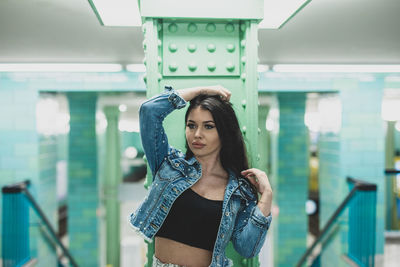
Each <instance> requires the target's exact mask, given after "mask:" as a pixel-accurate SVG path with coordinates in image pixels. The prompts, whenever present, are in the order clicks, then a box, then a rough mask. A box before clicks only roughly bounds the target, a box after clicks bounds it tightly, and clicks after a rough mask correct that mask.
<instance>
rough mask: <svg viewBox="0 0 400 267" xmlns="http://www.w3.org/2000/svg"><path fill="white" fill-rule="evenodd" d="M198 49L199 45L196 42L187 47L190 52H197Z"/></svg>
mask: <svg viewBox="0 0 400 267" xmlns="http://www.w3.org/2000/svg"><path fill="white" fill-rule="evenodd" d="M196 49H197V46H196V45H195V44H189V45H188V47H187V50H188V51H189V52H190V53H194V52H196Z"/></svg>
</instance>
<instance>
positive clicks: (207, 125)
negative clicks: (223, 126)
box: [204, 124, 214, 129]
mask: <svg viewBox="0 0 400 267" xmlns="http://www.w3.org/2000/svg"><path fill="white" fill-rule="evenodd" d="M204 127H205V128H206V129H213V128H214V125H210V124H206V125H205V126H204Z"/></svg>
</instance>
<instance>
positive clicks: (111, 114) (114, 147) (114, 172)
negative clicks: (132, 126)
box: [103, 106, 121, 267]
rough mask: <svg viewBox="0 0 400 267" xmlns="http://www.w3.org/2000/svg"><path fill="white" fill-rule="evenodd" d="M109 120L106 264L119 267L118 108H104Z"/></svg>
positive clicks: (105, 185)
mask: <svg viewBox="0 0 400 267" xmlns="http://www.w3.org/2000/svg"><path fill="white" fill-rule="evenodd" d="M104 114H105V116H106V118H107V130H106V161H105V164H106V166H105V172H106V175H105V181H104V185H103V192H104V205H105V208H106V240H107V242H106V264H107V266H109V267H119V258H120V255H119V254H120V253H119V247H120V230H119V224H120V220H119V218H120V214H119V213H120V212H119V209H120V205H119V201H118V185H119V184H120V182H121V167H120V166H121V165H120V145H119V143H120V141H119V131H118V115H119V110H118V107H117V106H106V107H104Z"/></svg>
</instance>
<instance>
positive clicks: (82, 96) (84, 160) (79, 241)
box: [67, 93, 99, 267]
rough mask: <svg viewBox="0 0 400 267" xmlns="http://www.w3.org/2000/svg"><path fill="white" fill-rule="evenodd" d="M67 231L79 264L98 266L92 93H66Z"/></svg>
mask: <svg viewBox="0 0 400 267" xmlns="http://www.w3.org/2000/svg"><path fill="white" fill-rule="evenodd" d="M67 97H68V101H69V111H70V118H71V119H70V133H69V148H68V161H69V163H68V201H67V202H68V234H69V243H70V250H71V253H72V255H73V256H74V257H75V259H76V260H77V262H78V264H79V265H81V266H88V267H90V266H93V267H95V266H98V261H99V255H98V246H99V242H98V241H99V238H98V232H99V229H98V219H97V216H96V210H97V209H98V206H99V197H98V179H97V148H96V118H95V114H96V100H97V95H96V93H68V94H67Z"/></svg>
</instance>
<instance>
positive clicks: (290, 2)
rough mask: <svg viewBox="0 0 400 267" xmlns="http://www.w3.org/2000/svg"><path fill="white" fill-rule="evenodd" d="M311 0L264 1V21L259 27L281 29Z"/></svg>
mask: <svg viewBox="0 0 400 267" xmlns="http://www.w3.org/2000/svg"><path fill="white" fill-rule="evenodd" d="M309 2H311V0H264V19H263V20H262V21H261V22H260V24H259V27H260V28H264V29H279V28H281V27H282V26H283V25H284V24H285V23H286V22H288V21H289V20H290V19H291V18H292V17H293V16H294V15H296V14H297V13H298V12H299V11H300V10H301V9H302V8H303V7H305V6H306V5H307V4H308V3H309Z"/></svg>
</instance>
